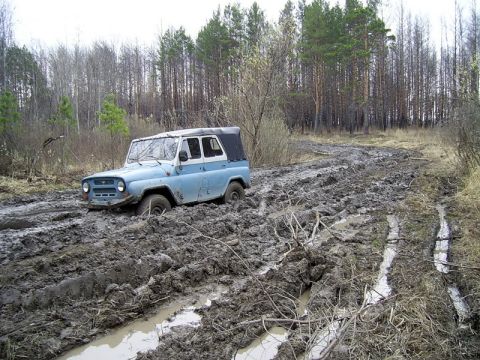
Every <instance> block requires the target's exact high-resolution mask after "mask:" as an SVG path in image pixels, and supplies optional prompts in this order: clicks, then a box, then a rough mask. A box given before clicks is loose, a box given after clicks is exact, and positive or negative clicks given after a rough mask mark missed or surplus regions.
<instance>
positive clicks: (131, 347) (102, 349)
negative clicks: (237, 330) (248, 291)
mask: <svg viewBox="0 0 480 360" xmlns="http://www.w3.org/2000/svg"><path fill="white" fill-rule="evenodd" d="M220 292H221V289H218V290H217V291H216V292H215V293H213V294H210V295H209V296H208V297H207V296H202V297H201V298H200V299H199V300H198V301H197V302H196V303H195V305H193V306H187V305H188V303H187V302H186V301H183V302H176V303H174V304H171V305H169V306H165V307H163V308H161V309H160V311H159V312H158V313H157V314H156V315H155V316H153V317H151V318H149V319H148V320H137V321H134V322H132V323H130V324H128V325H126V326H124V327H121V328H119V329H117V330H115V331H113V332H112V333H111V334H109V335H107V336H104V337H102V338H100V339H98V340H95V341H93V342H91V343H88V344H86V345H84V346H81V347H78V348H76V349H73V350H71V351H69V352H67V353H66V354H65V355H63V356H61V357H59V358H58V360H66V359H69V360H96V359H102V360H108V359H111V360H122V359H125V360H127V359H133V358H135V357H136V354H137V352H145V351H148V350H152V349H155V348H156V347H157V346H158V345H159V337H160V336H162V335H165V334H167V333H169V332H170V331H171V330H172V329H173V328H174V327H176V326H190V327H197V326H199V325H200V320H201V317H200V315H198V314H197V313H195V309H197V308H199V307H201V306H207V307H208V306H210V305H211V300H212V299H216V298H218V297H219V294H220ZM175 313H177V314H176V315H174V314H175Z"/></svg>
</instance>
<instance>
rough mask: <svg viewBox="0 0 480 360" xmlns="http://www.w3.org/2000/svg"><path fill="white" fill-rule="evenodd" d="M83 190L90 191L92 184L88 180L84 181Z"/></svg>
mask: <svg viewBox="0 0 480 360" xmlns="http://www.w3.org/2000/svg"><path fill="white" fill-rule="evenodd" d="M82 190H83V192H84V193H88V192H89V191H90V184H89V183H88V181H84V182H83V184H82Z"/></svg>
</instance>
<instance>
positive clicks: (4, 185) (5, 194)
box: [0, 176, 80, 201]
mask: <svg viewBox="0 0 480 360" xmlns="http://www.w3.org/2000/svg"><path fill="white" fill-rule="evenodd" d="M79 181H80V180H78V179H76V178H72V177H68V178H65V179H62V180H60V179H59V178H56V177H45V178H33V179H32V180H31V181H28V180H27V179H18V178H14V177H9V176H8V177H6V176H0V201H2V200H6V199H9V198H12V197H14V196H20V195H27V194H28V195H31V194H39V193H46V192H50V191H56V190H67V189H73V188H75V187H77V188H79V189H80V185H79V184H80V182H79ZM79 191H80V190H79Z"/></svg>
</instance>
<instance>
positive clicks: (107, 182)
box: [93, 179, 114, 185]
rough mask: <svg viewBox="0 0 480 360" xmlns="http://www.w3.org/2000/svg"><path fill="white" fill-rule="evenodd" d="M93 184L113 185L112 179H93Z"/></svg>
mask: <svg viewBox="0 0 480 360" xmlns="http://www.w3.org/2000/svg"><path fill="white" fill-rule="evenodd" d="M93 183H94V184H95V185H113V184H114V182H113V179H95V180H94V181H93Z"/></svg>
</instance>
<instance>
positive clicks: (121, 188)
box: [117, 180, 125, 192]
mask: <svg viewBox="0 0 480 360" xmlns="http://www.w3.org/2000/svg"><path fill="white" fill-rule="evenodd" d="M117 189H118V191H120V192H124V191H125V183H124V182H123V181H122V180H119V181H118V183H117Z"/></svg>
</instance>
